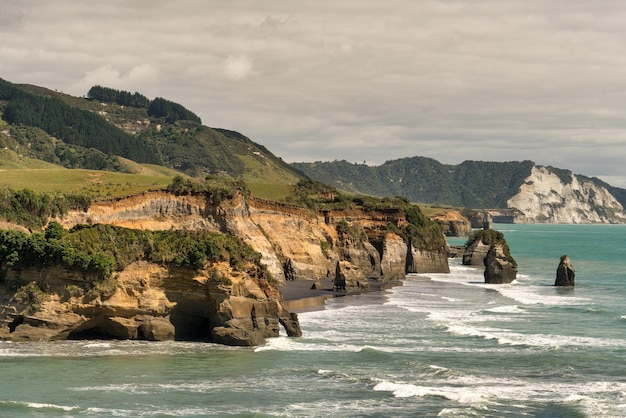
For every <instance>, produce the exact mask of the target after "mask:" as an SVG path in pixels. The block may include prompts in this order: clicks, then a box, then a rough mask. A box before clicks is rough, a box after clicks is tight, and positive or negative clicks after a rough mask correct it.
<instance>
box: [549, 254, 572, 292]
mask: <svg viewBox="0 0 626 418" xmlns="http://www.w3.org/2000/svg"><path fill="white" fill-rule="evenodd" d="M575 273H576V272H575V270H574V266H573V265H572V262H571V260H570V259H569V257H568V256H567V255H562V256H561V262H560V263H559V266H558V267H557V268H556V281H555V282H554V285H555V286H574V276H575Z"/></svg>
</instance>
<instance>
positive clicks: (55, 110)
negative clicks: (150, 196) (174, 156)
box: [0, 79, 160, 164]
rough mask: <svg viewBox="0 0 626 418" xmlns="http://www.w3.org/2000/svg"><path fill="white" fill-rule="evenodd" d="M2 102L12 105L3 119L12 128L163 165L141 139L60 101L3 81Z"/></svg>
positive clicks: (106, 152) (88, 112)
mask: <svg viewBox="0 0 626 418" xmlns="http://www.w3.org/2000/svg"><path fill="white" fill-rule="evenodd" d="M0 100H6V101H7V102H8V103H7V105H6V107H5V109H4V113H3V119H4V120H5V121H6V122H8V123H9V124H12V125H25V126H34V127H37V128H40V129H42V130H44V131H45V132H47V133H49V134H50V135H52V136H54V137H56V138H59V139H61V140H62V141H63V142H65V143H67V144H70V145H76V146H80V147H83V148H95V149H97V150H99V151H102V152H104V153H105V154H108V155H119V156H122V157H126V158H129V159H131V160H134V161H137V162H139V163H154V164H158V163H159V162H160V160H159V158H158V156H157V153H156V152H155V151H154V150H153V149H152V147H150V146H149V145H148V144H146V143H144V142H142V141H141V140H140V139H139V138H137V137H134V136H132V135H130V134H127V133H126V132H124V131H123V130H121V129H119V128H117V127H116V126H114V125H112V124H110V123H108V122H107V121H106V120H105V119H103V118H102V117H100V116H98V115H96V114H94V113H93V112H90V111H87V110H82V109H77V108H74V107H71V106H69V105H68V104H66V103H65V102H63V101H62V100H60V99H58V98H56V97H48V96H40V95H34V94H31V93H28V92H26V91H25V90H23V89H21V88H19V87H18V86H16V85H14V84H11V83H9V82H7V81H4V80H2V79H0Z"/></svg>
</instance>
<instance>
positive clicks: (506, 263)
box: [462, 229, 517, 284]
mask: <svg viewBox="0 0 626 418" xmlns="http://www.w3.org/2000/svg"><path fill="white" fill-rule="evenodd" d="M462 263H463V264H464V265H472V266H479V265H483V266H484V267H485V272H484V277H485V283H494V284H502V283H511V282H512V281H513V280H515V279H516V278H517V263H516V262H515V259H514V258H513V257H512V256H511V253H510V250H509V246H508V244H507V243H506V240H505V239H504V235H503V234H502V233H501V232H499V231H496V230H493V229H483V230H478V231H475V232H474V233H473V234H472V235H471V236H470V238H469V239H468V244H467V245H466V247H465V252H464V253H463V261H462Z"/></svg>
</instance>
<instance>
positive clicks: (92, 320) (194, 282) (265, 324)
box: [0, 262, 301, 345]
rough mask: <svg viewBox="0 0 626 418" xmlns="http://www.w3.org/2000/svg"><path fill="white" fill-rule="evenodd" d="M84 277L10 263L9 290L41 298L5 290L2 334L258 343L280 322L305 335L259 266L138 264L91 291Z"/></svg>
mask: <svg viewBox="0 0 626 418" xmlns="http://www.w3.org/2000/svg"><path fill="white" fill-rule="evenodd" d="M216 272H218V273H219V275H216V274H215V273H216ZM214 277H223V278H228V279H224V280H221V281H220V280H215V279H214ZM84 282H85V277H82V275H80V274H76V273H73V272H69V271H63V270H62V269H59V268H56V269H52V270H48V271H39V272H36V271H34V270H33V271H26V272H25V271H19V270H11V269H9V270H8V271H7V272H6V276H5V277H4V284H5V289H7V288H8V289H11V288H19V287H20V285H24V284H25V283H27V284H26V286H27V287H29V288H30V289H31V290H30V292H31V293H33V294H36V296H33V295H32V294H31V295H26V297H27V300H26V301H24V300H17V299H16V298H15V297H13V298H12V299H9V300H7V298H8V297H10V296H11V294H10V292H7V291H6V290H5V291H2V292H0V293H1V294H2V296H3V297H4V299H5V300H4V303H3V308H2V311H1V312H0V317H1V318H2V320H3V323H4V326H2V327H0V338H1V339H5V340H12V341H24V340H27V341H49V340H59V339H92V338H98V339H131V340H150V341H165V340H202V341H212V342H216V343H221V344H228V345H259V344H262V343H263V342H264V341H265V338H268V337H277V336H278V335H279V329H280V325H281V324H282V325H283V327H284V328H285V330H286V332H287V335H290V336H299V335H301V331H300V328H299V324H298V319H297V316H296V315H294V314H292V313H290V312H288V311H287V310H286V309H284V307H283V305H282V298H281V295H280V293H279V292H278V290H277V289H276V287H273V286H271V284H270V283H268V281H267V279H266V278H265V277H263V274H262V272H259V271H257V269H255V267H254V266H250V269H249V270H248V273H242V272H235V271H233V270H232V269H231V268H230V267H229V266H228V265H227V264H226V263H221V264H219V265H213V266H211V268H210V270H204V271H193V270H189V269H182V268H166V267H163V266H159V265H156V264H152V263H147V262H135V263H132V264H131V265H129V266H128V267H127V268H125V269H124V270H123V271H121V272H119V273H117V274H116V275H115V277H114V278H112V279H111V280H110V281H109V284H110V288H109V289H107V290H106V291H105V292H102V291H101V292H86V291H84V290H83V289H82V288H81V286H80V285H81V284H82V283H84ZM42 289H45V291H42ZM34 299H36V303H34Z"/></svg>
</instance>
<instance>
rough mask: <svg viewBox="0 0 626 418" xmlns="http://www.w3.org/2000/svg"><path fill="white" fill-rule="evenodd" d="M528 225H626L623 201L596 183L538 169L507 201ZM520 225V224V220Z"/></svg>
mask: <svg viewBox="0 0 626 418" xmlns="http://www.w3.org/2000/svg"><path fill="white" fill-rule="evenodd" d="M507 206H508V207H509V208H516V209H518V210H520V211H521V212H522V213H523V216H522V217H521V219H520V221H521V222H525V223H538V222H543V223H624V222H626V214H625V213H624V208H623V207H622V205H621V204H620V203H619V201H618V200H617V199H616V198H615V197H614V196H613V195H612V194H611V193H610V192H609V191H608V190H607V189H606V188H605V187H601V186H598V185H597V184H596V183H595V182H594V181H592V180H591V179H588V178H584V177H581V176H576V175H574V174H572V173H570V172H565V173H561V175H560V176H559V175H557V174H556V173H554V172H552V171H550V169H548V168H546V167H539V166H534V167H533V168H532V170H531V174H530V176H528V177H527V178H526V179H524V183H523V184H522V185H521V186H520V188H519V191H518V192H517V194H516V195H515V196H513V197H511V198H510V199H509V200H508V201H507ZM516 222H517V220H516Z"/></svg>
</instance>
